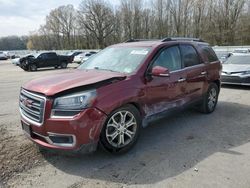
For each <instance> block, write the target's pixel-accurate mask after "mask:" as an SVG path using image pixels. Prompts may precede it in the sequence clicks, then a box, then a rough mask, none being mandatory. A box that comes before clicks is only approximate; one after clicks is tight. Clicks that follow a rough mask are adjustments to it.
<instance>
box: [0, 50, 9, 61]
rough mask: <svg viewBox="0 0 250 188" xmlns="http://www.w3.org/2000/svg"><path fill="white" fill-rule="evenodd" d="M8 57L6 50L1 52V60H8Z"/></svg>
mask: <svg viewBox="0 0 250 188" xmlns="http://www.w3.org/2000/svg"><path fill="white" fill-rule="evenodd" d="M7 59H8V57H7V56H6V54H5V53H4V52H0V60H7Z"/></svg>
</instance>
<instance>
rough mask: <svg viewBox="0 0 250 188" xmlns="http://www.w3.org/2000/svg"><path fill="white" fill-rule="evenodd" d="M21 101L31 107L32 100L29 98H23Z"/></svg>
mask: <svg viewBox="0 0 250 188" xmlns="http://www.w3.org/2000/svg"><path fill="white" fill-rule="evenodd" d="M22 103H23V105H24V106H26V107H29V108H31V107H32V104H33V102H32V101H31V100H29V99H24V100H23V101H22Z"/></svg>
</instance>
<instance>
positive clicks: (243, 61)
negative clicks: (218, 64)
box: [221, 54, 250, 86]
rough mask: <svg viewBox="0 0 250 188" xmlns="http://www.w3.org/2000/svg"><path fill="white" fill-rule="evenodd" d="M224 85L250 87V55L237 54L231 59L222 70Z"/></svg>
mask: <svg viewBox="0 0 250 188" xmlns="http://www.w3.org/2000/svg"><path fill="white" fill-rule="evenodd" d="M221 81H222V83H223V84H233V85H246V86H250V54H237V55H235V54H234V55H233V56H232V57H230V58H229V59H228V60H227V61H226V62H225V63H224V64H223V69H222V76H221Z"/></svg>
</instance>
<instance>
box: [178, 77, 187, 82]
mask: <svg viewBox="0 0 250 188" xmlns="http://www.w3.org/2000/svg"><path fill="white" fill-rule="evenodd" d="M185 81H186V78H180V79H179V80H178V82H179V83H181V82H185Z"/></svg>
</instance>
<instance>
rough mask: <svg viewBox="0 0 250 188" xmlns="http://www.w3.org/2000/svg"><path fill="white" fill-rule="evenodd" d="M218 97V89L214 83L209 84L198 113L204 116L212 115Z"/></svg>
mask: <svg viewBox="0 0 250 188" xmlns="http://www.w3.org/2000/svg"><path fill="white" fill-rule="evenodd" d="M218 96H219V88H218V86H217V85H216V84H215V83H211V84H210V86H209V88H208V91H207V93H206V94H205V96H204V98H203V101H202V104H201V106H200V111H201V112H203V113H206V114H209V113H212V112H213V111H214V110H215V108H216V105H217V102H218Z"/></svg>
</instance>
